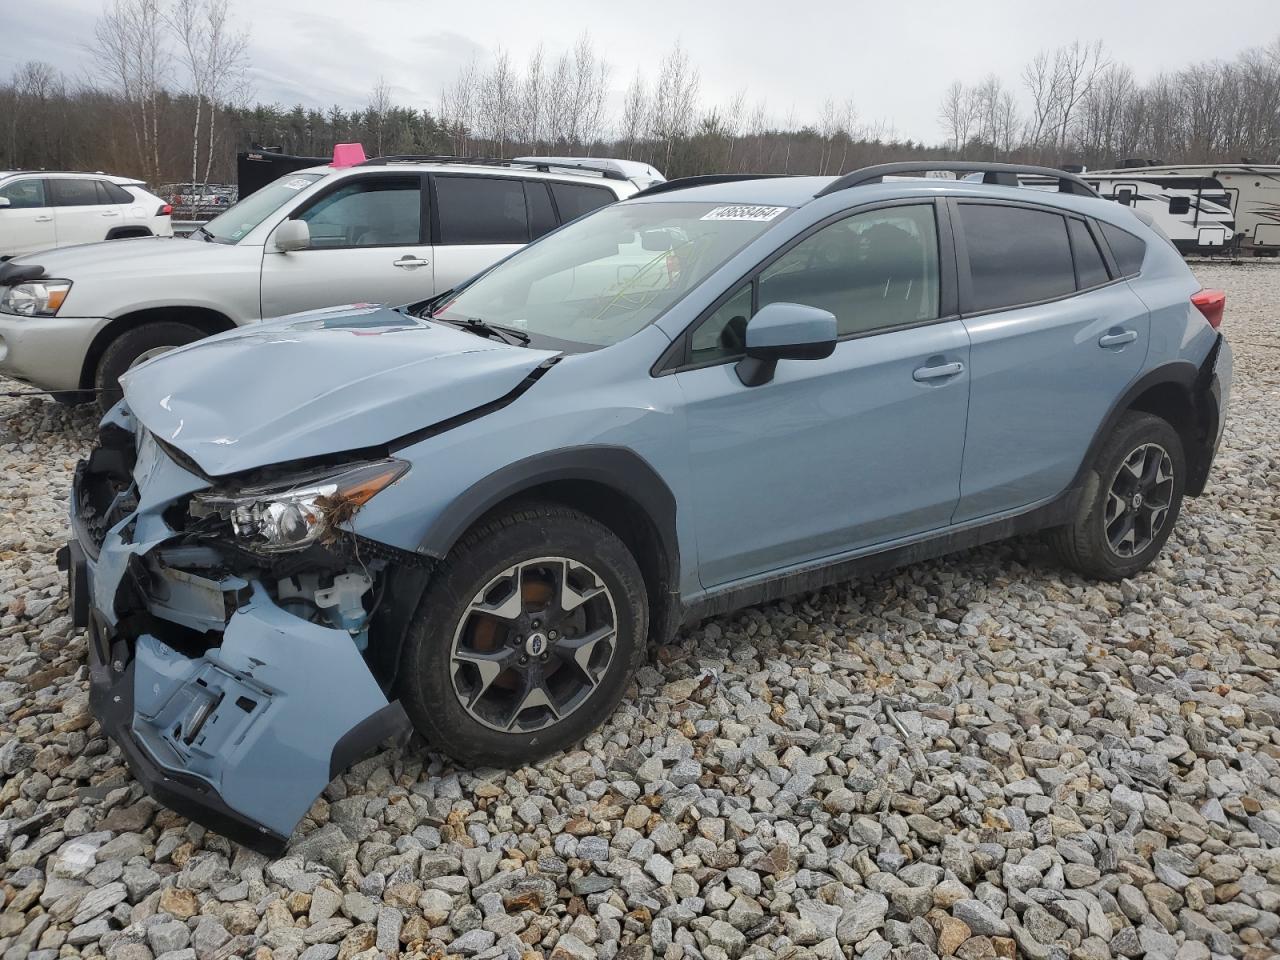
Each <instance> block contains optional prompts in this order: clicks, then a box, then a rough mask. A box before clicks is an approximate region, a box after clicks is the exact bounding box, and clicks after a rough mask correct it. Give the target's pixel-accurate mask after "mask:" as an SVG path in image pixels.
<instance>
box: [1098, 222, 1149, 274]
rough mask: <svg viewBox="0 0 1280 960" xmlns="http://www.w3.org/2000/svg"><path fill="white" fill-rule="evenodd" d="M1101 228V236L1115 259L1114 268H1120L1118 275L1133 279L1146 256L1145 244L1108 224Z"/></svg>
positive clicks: (1127, 232)
mask: <svg viewBox="0 0 1280 960" xmlns="http://www.w3.org/2000/svg"><path fill="white" fill-rule="evenodd" d="M1101 226H1102V236H1103V237H1104V238H1105V239H1106V241H1107V246H1109V247H1110V248H1111V255H1112V256H1113V257H1115V261H1116V266H1118V267H1119V268H1120V275H1121V276H1122V277H1133V276H1137V275H1138V274H1139V273H1141V272H1142V261H1143V260H1144V259H1145V258H1146V256H1147V245H1146V243H1145V242H1144V241H1143V240H1142V239H1141V238H1140V237H1135V236H1134V235H1133V234H1132V233H1130V232H1129V231H1128V230H1121V229H1120V228H1119V227H1113V226H1112V225H1111V224H1109V223H1103V224H1102V225H1101Z"/></svg>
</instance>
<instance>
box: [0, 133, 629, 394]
mask: <svg viewBox="0 0 1280 960" xmlns="http://www.w3.org/2000/svg"><path fill="white" fill-rule="evenodd" d="M576 162H577V164H579V166H576V167H574V168H568V167H564V166H560V165H558V164H556V163H554V162H548V161H544V160H526V161H516V160H513V161H505V162H497V161H492V162H486V161H453V160H450V159H449V158H438V157H436V158H419V157H386V158H379V159H375V160H367V161H364V162H362V163H358V164H354V165H351V166H343V167H338V166H323V167H310V168H308V169H305V170H299V171H297V172H294V173H290V174H288V175H287V176H284V177H281V178H280V179H279V180H276V181H275V182H273V183H270V184H268V185H267V186H265V187H263V188H262V189H261V190H258V191H257V192H256V193H253V194H250V195H249V196H247V197H245V198H244V199H243V200H241V201H240V202H239V203H237V204H236V205H235V206H233V207H232V208H231V209H229V210H228V211H227V212H226V213H224V214H222V215H221V216H219V217H217V218H216V219H214V220H211V221H210V222H209V223H207V224H205V225H204V226H203V227H201V228H200V229H199V230H197V231H196V232H195V233H193V234H192V235H191V236H190V237H189V238H187V239H170V240H139V241H135V242H134V243H130V244H118V245H115V244H113V245H108V244H98V245H94V246H86V247H78V248H76V249H69V250H55V251H48V252H45V253H41V254H38V255H35V256H29V257H25V258H21V259H18V260H13V261H11V262H9V263H7V264H0V374H5V375H7V376H10V377H13V378H14V379H17V380H21V381H24V382H26V383H31V384H34V385H36V386H39V387H42V388H44V389H48V390H53V391H67V393H63V394H60V396H59V398H60V399H66V400H73V399H87V398H86V397H84V396H83V394H81V393H80V391H87V390H91V389H92V390H97V391H98V397H99V400H100V402H102V403H104V404H110V403H112V402H114V399H115V398H116V397H117V396H118V390H119V388H118V386H117V380H118V378H119V377H120V375H121V374H123V373H124V372H125V371H126V370H128V369H129V368H130V367H132V366H134V365H135V364H137V363H140V362H141V361H143V360H145V359H149V358H150V357H152V356H155V355H156V354H159V353H162V352H163V351H165V350H167V349H171V348H173V347H175V346H180V345H182V344H185V343H190V342H191V341H193V340H197V339H199V338H201V337H204V336H208V335H210V334H214V333H219V332H222V331H224V330H230V329H232V328H233V327H235V326H238V325H240V324H245V323H250V322H253V321H255V320H260V319H264V318H269V317H277V316H281V315H284V314H289V313H297V312H299V311H303V310H311V309H316V308H321V307H331V306H338V305H342V304H349V303H358V302H370V303H391V304H404V303H412V302H415V301H420V300H425V299H428V298H430V297H432V296H434V295H435V294H436V293H438V292H440V291H444V290H448V289H450V288H452V287H454V286H456V285H457V284H459V283H461V282H462V281H463V280H466V279H468V278H469V277H471V276H473V275H474V274H476V273H478V272H480V271H481V270H483V269H485V268H486V267H488V266H490V265H491V264H493V263H495V262H496V261H498V260H500V259H501V258H503V257H505V256H506V255H507V254H509V253H511V252H512V251H514V250H516V249H518V248H519V247H520V246H521V245H523V244H525V243H528V242H529V241H530V240H533V239H536V238H537V237H540V236H542V235H543V234H544V233H547V232H548V231H550V230H553V229H555V228H556V227H557V226H559V225H560V224H562V223H565V222H567V221H569V220H574V219H576V218H577V217H579V216H581V215H583V214H585V213H587V212H589V211H591V210H594V209H596V208H597V207H601V206H604V205H605V204H608V203H613V202H614V201H616V200H621V199H624V198H626V197H628V196H631V195H632V194H634V193H636V192H638V190H639V189H640V184H644V185H646V186H647V185H648V183H649V182H650V181H651V180H652V176H651V173H650V172H648V171H651V168H648V167H645V171H639V170H632V169H630V166H629V165H628V164H627V162H626V161H617V160H597V161H595V162H594V163H593V165H592V167H593V168H592V169H590V170H588V169H586V168H585V167H584V166H581V164H582V163H583V161H581V160H579V161H576ZM635 166H636V167H644V165H635ZM642 173H643V177H642V176H641V174H642Z"/></svg>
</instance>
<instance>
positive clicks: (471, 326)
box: [428, 314, 529, 347]
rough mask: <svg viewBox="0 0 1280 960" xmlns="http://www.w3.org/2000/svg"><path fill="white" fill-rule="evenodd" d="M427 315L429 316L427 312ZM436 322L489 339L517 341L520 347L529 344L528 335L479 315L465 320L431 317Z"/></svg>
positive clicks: (508, 341)
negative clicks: (487, 320) (500, 325)
mask: <svg viewBox="0 0 1280 960" xmlns="http://www.w3.org/2000/svg"><path fill="white" fill-rule="evenodd" d="M428 316H431V315H430V314H428ZM431 319H432V320H435V321H436V322H437V323H451V324H453V325H454V326H456V327H459V328H461V329H463V330H469V331H470V332H472V333H474V334H475V335H476V336H478V337H487V338H489V339H490V340H503V341H505V342H507V343H518V344H520V346H522V347H526V346H528V345H529V335H528V334H527V333H522V332H521V331H519V330H512V329H511V328H510V327H499V326H496V325H495V324H492V323H485V322H484V321H483V320H481V319H480V318H479V317H468V318H467V319H466V320H453V319H450V318H449V317H431Z"/></svg>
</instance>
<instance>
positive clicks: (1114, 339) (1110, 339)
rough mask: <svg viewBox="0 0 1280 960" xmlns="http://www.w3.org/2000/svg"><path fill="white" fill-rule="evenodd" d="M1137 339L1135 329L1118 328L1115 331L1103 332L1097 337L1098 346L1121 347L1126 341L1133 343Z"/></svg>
mask: <svg viewBox="0 0 1280 960" xmlns="http://www.w3.org/2000/svg"><path fill="white" fill-rule="evenodd" d="M1137 339H1138V331H1137V330H1120V331H1117V332H1116V333H1104V334H1103V335H1102V336H1100V337H1099V338H1098V346H1100V347H1123V346H1124V345H1125V344H1126V343H1133V341H1135V340H1137Z"/></svg>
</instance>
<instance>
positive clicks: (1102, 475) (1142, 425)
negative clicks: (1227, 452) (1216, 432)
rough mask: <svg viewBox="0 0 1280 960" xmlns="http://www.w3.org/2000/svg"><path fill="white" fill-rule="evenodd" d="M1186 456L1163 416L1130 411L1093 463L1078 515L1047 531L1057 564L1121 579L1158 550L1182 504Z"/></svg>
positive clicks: (1179, 439) (1139, 567) (1148, 562)
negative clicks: (1059, 562) (1063, 524)
mask: <svg viewBox="0 0 1280 960" xmlns="http://www.w3.org/2000/svg"><path fill="white" fill-rule="evenodd" d="M1185 485H1186V457H1185V454H1184V453H1183V449H1182V440H1181V438H1180V437H1179V436H1178V433H1177V431H1176V430H1174V429H1173V427H1171V426H1170V425H1169V423H1168V422H1167V421H1165V420H1162V419H1160V418H1159V417H1157V416H1154V415H1152V414H1149V413H1139V412H1137V411H1130V412H1128V413H1126V414H1125V415H1124V416H1123V417H1122V418H1121V419H1120V423H1119V424H1118V425H1117V427H1116V430H1115V432H1114V433H1113V434H1112V436H1111V438H1110V439H1109V440H1108V441H1107V442H1106V443H1104V444H1103V445H1102V449H1100V450H1099V451H1098V453H1097V455H1096V456H1095V457H1094V460H1093V463H1092V464H1091V465H1090V470H1089V475H1088V482H1087V484H1086V488H1085V489H1086V493H1085V497H1084V499H1083V500H1082V502H1081V504H1080V507H1079V509H1078V510H1077V513H1076V517H1075V519H1074V520H1073V521H1072V522H1071V523H1069V524H1067V525H1065V526H1063V527H1059V528H1058V529H1056V530H1054V531H1052V532H1051V534H1050V542H1051V543H1052V545H1053V547H1054V548H1055V550H1056V551H1057V553H1058V556H1059V557H1060V558H1061V559H1062V561H1063V562H1064V563H1065V564H1066V565H1067V566H1070V567H1073V568H1074V569H1076V570H1077V571H1079V572H1080V573H1082V574H1084V575H1085V576H1087V577H1094V578H1097V579H1100V580H1123V579H1124V578H1126V577H1131V576H1133V575H1134V574H1135V573H1138V572H1139V571H1141V570H1144V569H1146V567H1147V566H1149V565H1150V563H1151V561H1153V560H1154V559H1155V558H1156V555H1157V554H1159V552H1160V549H1161V548H1162V547H1163V546H1164V544H1165V541H1166V540H1168V539H1169V534H1170V533H1172V532H1173V525H1174V523H1176V522H1177V519H1178V513H1179V512H1180V510H1181V508H1182V494H1183V489H1184V487H1185Z"/></svg>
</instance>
